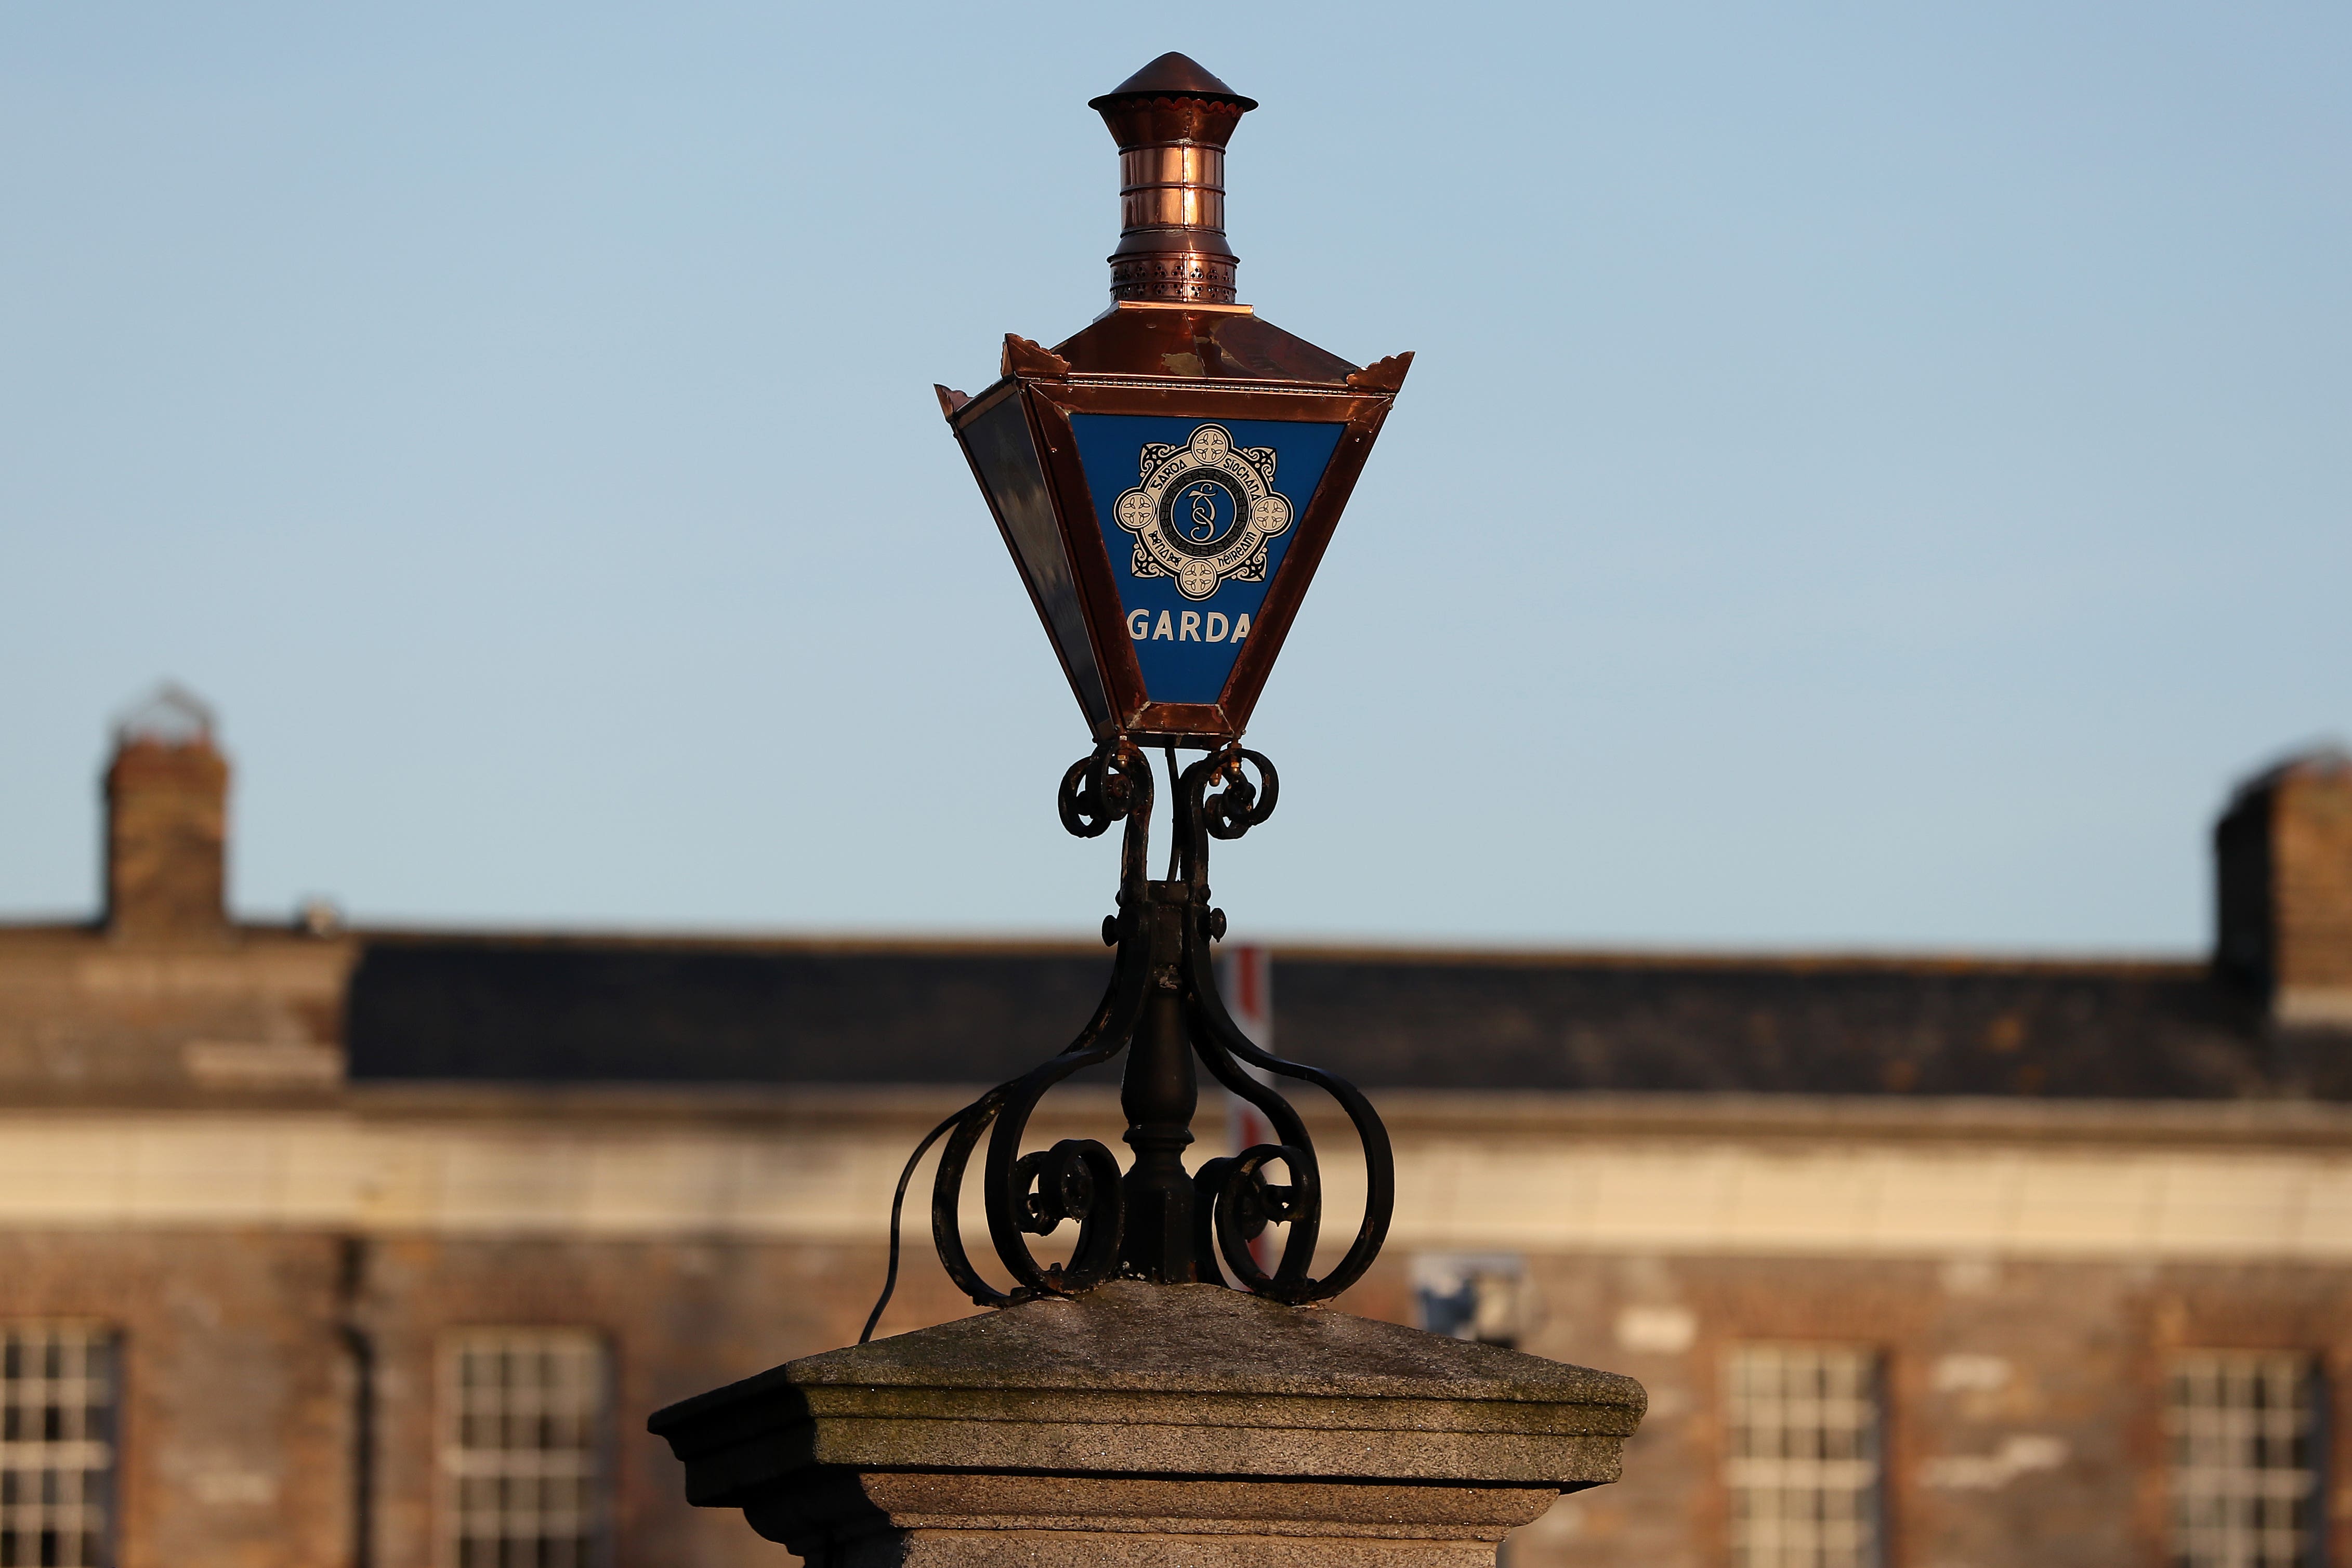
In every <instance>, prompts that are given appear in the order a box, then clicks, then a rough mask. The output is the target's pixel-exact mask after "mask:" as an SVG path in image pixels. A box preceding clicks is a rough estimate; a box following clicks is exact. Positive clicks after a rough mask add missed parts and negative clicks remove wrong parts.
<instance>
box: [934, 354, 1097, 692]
mask: <svg viewBox="0 0 2352 1568" xmlns="http://www.w3.org/2000/svg"><path fill="white" fill-rule="evenodd" d="M957 434H959V435H960V436H961V439H962V441H963V444H964V450H965V451H966V452H969V453H970V454H971V463H972V467H973V468H974V469H975V470H976V471H977V472H978V473H979V475H980V482H981V485H982V487H983V488H984V489H986V490H987V492H988V498H989V501H990V503H991V504H992V506H994V507H995V508H996V515H997V517H999V518H1001V519H1002V520H1003V524H1004V530H1005V532H1006V533H1007V534H1008V535H1010V536H1011V538H1012V540H1013V558H1014V559H1015V560H1017V561H1018V562H1019V563H1020V567H1021V575H1022V577H1023V578H1024V579H1025V580H1027V582H1028V584H1029V591H1030V592H1031V593H1032V594H1033V595H1034V596H1035V598H1036V601H1037V604H1038V608H1039V612H1040V613H1041V614H1043V616H1044V617H1045V632H1046V634H1047V635H1048V636H1050V637H1052V638H1053V639H1054V645H1055V649H1056V650H1057V651H1059V653H1061V655H1062V661H1063V663H1064V664H1066V665H1067V666H1068V668H1069V671H1070V682H1071V685H1073V686H1074V687H1076V691H1077V695H1078V706H1080V707H1081V708H1084V709H1085V710H1086V716H1087V723H1088V724H1089V725H1091V726H1093V727H1096V728H1097V729H1100V728H1102V727H1105V726H1106V725H1108V723H1109V722H1110V696H1109V694H1108V691H1107V690H1106V688H1105V687H1104V685H1103V677H1102V670H1101V668H1100V666H1098V665H1097V664H1096V662H1095V653H1094V644H1093V643H1092V642H1090V641H1089V640H1088V639H1087V617H1086V612H1085V610H1084V609H1083V608H1082V607H1081V606H1080V604H1079V602H1078V587H1077V582H1076V579H1075V578H1074V577H1073V576H1072V574H1071V570H1070V560H1069V556H1068V554H1067V553H1066V551H1065V550H1064V549H1063V545H1062V534H1061V530H1060V529H1059V528H1056V527H1055V523H1054V504H1053V501H1052V499H1051V498H1050V497H1049V496H1048V495H1047V493H1046V489H1045V469H1044V466H1043V465H1041V464H1040V463H1039V462H1038V459H1037V446H1036V443H1035V442H1034V441H1033V440H1032V439H1031V437H1030V434H1029V421H1028V417H1027V414H1026V413H1025V412H1024V409H1023V408H1022V401H1021V396H1020V394H1019V392H1007V393H1005V394H1004V395H1003V396H1001V397H999V398H998V399H997V401H996V402H995V403H994V404H993V406H991V407H988V408H985V409H982V411H981V412H980V413H979V414H978V415H977V416H976V417H974V418H972V419H971V420H970V421H969V422H968V423H964V424H962V425H961V427H960V428H959V430H958V433H957Z"/></svg>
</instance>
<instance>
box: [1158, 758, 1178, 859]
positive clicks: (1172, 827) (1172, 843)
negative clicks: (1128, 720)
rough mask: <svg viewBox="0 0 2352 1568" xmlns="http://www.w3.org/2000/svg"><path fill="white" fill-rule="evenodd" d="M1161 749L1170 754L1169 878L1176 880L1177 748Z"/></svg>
mask: <svg viewBox="0 0 2352 1568" xmlns="http://www.w3.org/2000/svg"><path fill="white" fill-rule="evenodd" d="M1161 749H1162V750H1164V751H1165V752H1166V753H1167V754H1168V880H1169V881H1170V882H1174V881H1175V880H1176V872H1177V866H1178V861H1177V844H1176V823H1177V821H1178V820H1179V819H1178V817H1177V815H1176V748H1175V747H1172V746H1170V747H1162V748H1161Z"/></svg>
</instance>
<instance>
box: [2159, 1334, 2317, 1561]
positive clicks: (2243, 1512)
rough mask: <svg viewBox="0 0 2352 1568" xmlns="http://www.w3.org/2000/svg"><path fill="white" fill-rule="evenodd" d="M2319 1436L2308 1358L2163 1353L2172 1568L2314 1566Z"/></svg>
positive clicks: (2313, 1370)
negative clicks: (2164, 1363)
mask: <svg viewBox="0 0 2352 1568" xmlns="http://www.w3.org/2000/svg"><path fill="white" fill-rule="evenodd" d="M2164 1437H2165V1448H2166V1450H2167V1453H2166V1458H2167V1462H2168V1474H2167V1479H2168V1482H2169V1484H2170V1499H2169V1503H2170V1506H2169V1508H2168V1515H2169V1523H2170V1527H2171V1542H2170V1546H2169V1551H2168V1561H2169V1562H2170V1563H2172V1564H2173V1565H2174V1568H2314V1565H2315V1564H2316V1563H2319V1562H2320V1561H2321V1558H2320V1552H2321V1541H2322V1536H2323V1534H2324V1532H2325V1531H2324V1527H2323V1525H2322V1521H2321V1518H2320V1515H2321V1513H2322V1510H2321V1508H2320V1506H2319V1505H2320V1502H2321V1500H2322V1498H2323V1497H2324V1495H2325V1491H2324V1488H2323V1485H2322V1481H2321V1472H2322V1469H2323V1466H2322V1461H2321V1456H2322V1453H2323V1447H2322V1445H2323V1443H2324V1441H2325V1438H2326V1429H2325V1426H2324V1422H2323V1419H2322V1408H2321V1388H2320V1383H2319V1365H2318V1362H2317V1359H2316V1358H2315V1357H2313V1356H2308V1355H2299V1354H2294V1353H2293V1352H2280V1351H2243V1350H2237V1351H2231V1350H2198V1351H2181V1352H2179V1353H2177V1354H2174V1355H2173V1356H2171V1357H2170V1358H2169V1361H2168V1364H2167V1366H2166V1368H2165V1379H2164Z"/></svg>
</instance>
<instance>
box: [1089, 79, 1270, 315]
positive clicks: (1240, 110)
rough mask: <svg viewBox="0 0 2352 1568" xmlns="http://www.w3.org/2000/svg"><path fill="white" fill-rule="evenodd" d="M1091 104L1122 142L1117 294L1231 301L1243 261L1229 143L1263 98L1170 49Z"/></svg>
mask: <svg viewBox="0 0 2352 1568" xmlns="http://www.w3.org/2000/svg"><path fill="white" fill-rule="evenodd" d="M1256 107H1257V100H1256V99H1251V98H1244V97H1243V96H1242V95H1241V94H1239V93H1237V92H1235V91H1234V89H1231V88H1229V87H1227V86H1226V85H1225V84H1224V83H1223V82H1222V81H1220V80H1218V79H1217V78H1216V77H1214V76H1213V75H1212V74H1210V72H1209V71H1208V70H1207V69H1206V68H1204V67H1202V65H1201V64H1200V62H1198V61H1197V60H1194V59H1192V58H1190V57H1187V56H1184V55H1180V54H1176V53H1174V52H1172V51H1171V52H1170V53H1168V54H1164V55H1162V56H1160V57H1159V58H1158V59H1156V60H1154V61H1152V62H1151V63H1150V65H1148V66H1146V67H1144V68H1142V69H1141V70H1139V71H1138V72H1136V73H1135V74H1134V75H1133V76H1131V77H1129V78H1127V79H1126V80H1125V81H1123V82H1121V83H1119V84H1118V86H1117V87H1115V88H1113V89H1111V90H1110V91H1108V92H1107V93H1105V94H1103V95H1102V96H1101V97H1100V98H1097V99H1091V100H1089V101H1088V103H1087V108H1089V109H1092V110H1096V111H1097V113H1099V114H1100V115H1101V116H1102V117H1103V123H1104V124H1106V125H1108V127H1110V133H1111V137H1112V139H1113V140H1114V141H1117V142H1118V206H1119V235H1118V249H1117V250H1115V251H1113V252H1111V254H1110V293H1111V298H1113V299H1116V300H1120V301H1136V302H1139V303H1145V304H1163V305H1196V306H1197V305H1232V304H1233V303H1234V268H1235V267H1237V266H1238V264H1239V261H1238V258H1237V257H1236V256H1234V251H1233V246H1230V245H1228V244H1227V243H1226V241H1225V142H1226V141H1227V140H1228V139H1229V138H1231V137H1232V135H1233V133H1234V126H1236V125H1238V124H1240V123H1241V118H1242V116H1243V115H1244V114H1246V113H1248V112H1249V111H1250V110H1253V109H1255V108H1256Z"/></svg>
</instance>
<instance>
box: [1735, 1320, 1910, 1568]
mask: <svg viewBox="0 0 2352 1568" xmlns="http://www.w3.org/2000/svg"><path fill="white" fill-rule="evenodd" d="M1728 1371H1729V1377H1728V1384H1729V1386H1728V1391H1727V1400H1726V1405H1727V1409H1726V1413H1725V1414H1726V1417H1727V1418H1726V1423H1725V1425H1726V1434H1727V1439H1728V1448H1727V1452H1728V1458H1727V1462H1726V1465H1725V1473H1724V1480H1725V1483H1726V1485H1727V1487H1728V1489H1729V1490H1730V1493H1731V1560H1732V1562H1733V1563H1737V1564H1738V1568H1876V1564H1877V1563H1880V1562H1881V1561H1882V1560H1883V1558H1882V1542H1881V1540H1880V1535H1881V1530H1880V1522H1879V1521H1880V1508H1879V1472H1880V1465H1879V1427H1880V1419H1879V1394H1878V1358H1877V1356H1876V1355H1875V1354H1874V1353H1872V1352H1871V1351H1868V1350H1865V1349H1860V1348H1856V1347H1852V1346H1841V1345H1807V1344H1756V1345H1743V1346H1741V1347H1740V1348H1738V1349H1737V1350H1735V1351H1734V1352H1733V1353H1732V1355H1731V1364H1730V1367H1729V1369H1728Z"/></svg>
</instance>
